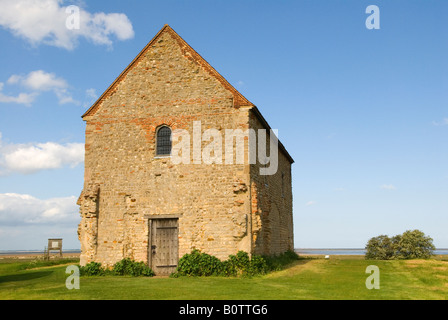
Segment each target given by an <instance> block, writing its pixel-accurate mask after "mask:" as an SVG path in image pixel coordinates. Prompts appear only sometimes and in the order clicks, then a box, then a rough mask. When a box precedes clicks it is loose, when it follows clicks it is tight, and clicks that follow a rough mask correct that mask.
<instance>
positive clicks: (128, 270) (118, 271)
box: [112, 258, 154, 277]
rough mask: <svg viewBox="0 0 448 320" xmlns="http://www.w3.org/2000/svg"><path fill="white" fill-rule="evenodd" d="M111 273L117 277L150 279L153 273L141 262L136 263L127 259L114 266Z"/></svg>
mask: <svg viewBox="0 0 448 320" xmlns="http://www.w3.org/2000/svg"><path fill="white" fill-rule="evenodd" d="M112 273H113V274H115V275H119V276H125V275H127V276H132V277H140V276H146V277H152V276H154V272H153V271H152V269H151V268H150V267H148V266H147V265H146V264H145V263H144V262H143V261H140V262H136V261H133V260H131V259H129V258H124V259H122V260H120V261H118V262H117V263H115V264H114V266H113V268H112Z"/></svg>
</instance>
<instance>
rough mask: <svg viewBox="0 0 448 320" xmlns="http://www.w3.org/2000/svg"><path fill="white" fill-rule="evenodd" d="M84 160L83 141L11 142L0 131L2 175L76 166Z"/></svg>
mask: <svg viewBox="0 0 448 320" xmlns="http://www.w3.org/2000/svg"><path fill="white" fill-rule="evenodd" d="M83 161H84V144H83V143H67V144H59V143H55V142H45V143H27V144H9V143H4V142H3V141H2V140H1V133H0V175H7V174H10V173H22V174H30V173H34V172H37V171H41V170H48V169H57V168H62V167H64V166H70V167H75V166H77V165H78V164H80V163H82V162H83Z"/></svg>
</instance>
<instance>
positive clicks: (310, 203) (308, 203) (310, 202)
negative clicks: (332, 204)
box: [305, 201, 317, 207]
mask: <svg viewBox="0 0 448 320" xmlns="http://www.w3.org/2000/svg"><path fill="white" fill-rule="evenodd" d="M316 203H317V202H316V201H308V202H307V203H305V207H309V206H313V205H315V204H316Z"/></svg>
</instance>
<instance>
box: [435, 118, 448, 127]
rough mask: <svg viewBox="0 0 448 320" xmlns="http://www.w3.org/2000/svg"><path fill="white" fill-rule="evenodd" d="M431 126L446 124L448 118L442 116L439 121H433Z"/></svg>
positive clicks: (447, 123)
mask: <svg viewBox="0 0 448 320" xmlns="http://www.w3.org/2000/svg"><path fill="white" fill-rule="evenodd" d="M432 125H433V126H447V125H448V118H443V119H442V120H441V121H433V122H432Z"/></svg>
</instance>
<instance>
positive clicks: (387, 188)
mask: <svg viewBox="0 0 448 320" xmlns="http://www.w3.org/2000/svg"><path fill="white" fill-rule="evenodd" d="M380 188H381V189H385V190H396V189H397V187H395V186H394V185H393V184H383V185H382V186H381V187H380Z"/></svg>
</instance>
